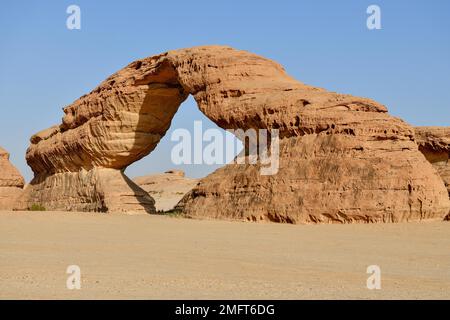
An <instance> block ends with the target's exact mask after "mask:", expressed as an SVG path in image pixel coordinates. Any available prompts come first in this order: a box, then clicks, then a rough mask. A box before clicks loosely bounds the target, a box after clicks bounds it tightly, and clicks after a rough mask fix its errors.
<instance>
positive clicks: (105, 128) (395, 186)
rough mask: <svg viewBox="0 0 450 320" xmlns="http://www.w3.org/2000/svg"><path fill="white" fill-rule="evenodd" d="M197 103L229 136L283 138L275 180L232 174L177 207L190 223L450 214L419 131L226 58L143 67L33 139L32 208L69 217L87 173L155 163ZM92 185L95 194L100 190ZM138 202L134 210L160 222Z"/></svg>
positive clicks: (88, 206)
mask: <svg viewBox="0 0 450 320" xmlns="http://www.w3.org/2000/svg"><path fill="white" fill-rule="evenodd" d="M189 94H191V95H193V96H194V98H195V100H196V102H197V104H198V107H199V109H200V110H201V111H202V112H203V113H204V114H205V115H206V116H207V117H208V118H209V119H211V120H212V121H214V122H215V123H217V124H218V125H219V126H220V127H222V128H224V129H243V130H247V129H251V128H253V129H278V130H279V133H280V138H281V142H280V146H281V149H280V169H279V172H278V173H277V174H276V175H273V176H261V175H260V174H259V172H260V171H259V168H258V165H232V164H231V165H227V166H225V167H223V168H221V169H219V170H217V171H216V172H214V173H213V174H211V175H209V176H208V177H206V178H204V179H202V180H201V182H200V183H199V185H198V186H196V187H195V188H194V189H193V190H192V191H191V192H189V193H188V194H187V195H186V196H185V197H184V198H183V200H182V201H181V202H180V203H179V205H178V208H180V209H182V210H183V212H184V213H185V214H186V215H188V216H195V217H214V218H224V219H247V220H270V221H280V222H292V223H300V222H306V223H308V222H325V223H328V222H355V221H362V222H378V221H384V222H391V221H411V220H422V219H442V217H443V216H444V215H445V214H446V213H447V212H448V207H449V199H448V196H447V192H446V190H445V187H444V185H443V183H442V180H441V179H440V178H439V177H438V176H437V174H436V172H435V171H434V170H433V168H432V167H431V165H430V164H429V163H428V162H427V161H426V160H425V159H424V157H423V156H422V155H421V154H420V152H419V151H418V147H417V144H416V142H415V140H414V130H413V128H411V127H410V126H409V125H407V124H406V123H405V122H403V121H402V120H400V119H398V118H394V117H392V116H390V115H389V114H387V109H386V107H385V106H383V105H381V104H380V103H377V102H375V101H373V100H370V99H367V98H360V97H354V96H351V95H344V94H338V93H333V92H329V91H326V90H324V89H320V88H316V87H312V86H308V85H305V84H303V83H301V82H299V81H297V80H295V79H293V78H291V77H290V76H289V75H288V74H287V73H286V72H285V71H284V69H283V67H282V66H280V65H279V64H277V63H275V62H273V61H271V60H268V59H265V58H263V57H260V56H258V55H255V54H252V53H249V52H246V51H239V50H235V49H232V48H229V47H222V46H208V47H196V48H191V49H182V50H176V51H169V52H167V53H164V54H161V55H156V56H152V57H149V58H145V59H141V60H138V61H135V62H133V63H131V64H130V65H128V66H127V67H125V68H124V69H122V70H120V71H119V72H117V73H115V74H113V75H112V76H110V77H109V78H108V79H106V80H105V81H104V82H103V83H101V84H100V85H99V86H98V87H97V88H96V89H94V90H93V91H92V92H91V93H89V94H87V95H85V96H83V97H81V98H80V99H78V100H77V101H75V102H74V103H73V104H71V105H69V106H67V107H66V108H64V117H63V121H62V123H61V124H60V125H58V126H55V127H53V128H50V129H47V130H45V131H43V132H41V133H39V134H36V135H35V136H33V137H32V138H31V146H30V148H29V150H28V152H27V161H28V163H29V165H30V166H31V168H32V169H33V171H34V172H35V179H34V180H33V181H32V183H31V184H30V187H29V188H27V195H28V196H26V197H25V198H24V199H25V201H28V203H29V200H27V199H29V198H30V196H31V195H32V197H34V198H35V201H37V200H40V201H42V202H44V203H52V204H53V205H52V208H53V209H61V208H60V207H59V206H61V205H63V203H65V200H66V199H67V198H68V197H69V194H68V193H67V192H66V191H65V190H67V188H71V190H83V187H82V185H83V184H84V183H85V180H83V179H81V178H79V177H78V175H79V172H81V171H82V170H85V171H87V172H91V171H93V170H103V169H111V170H118V171H120V170H123V169H124V168H126V167H127V166H128V165H130V164H131V163H133V162H134V161H137V160H139V159H141V158H142V157H144V156H146V155H147V154H149V153H150V152H151V151H152V150H153V149H154V148H155V147H156V145H157V144H158V142H159V141H160V139H161V138H162V137H163V136H164V134H165V133H166V131H167V129H168V128H169V126H170V123H171V120H172V118H173V116H174V114H175V112H176V111H177V109H178V107H179V105H180V103H181V102H183V101H184V100H185V99H186V98H187V96H188V95H189ZM74 175H75V178H73V176H74ZM84 176H85V175H83V177H84ZM88 176H89V175H88ZM55 177H58V178H55ZM49 181H50V182H49ZM49 183H50V185H51V186H52V188H47V187H45V185H46V184H49ZM89 183H91V184H92V187H91V189H90V190H93V191H92V192H93V194H95V193H96V192H97V191H96V190H99V189H101V188H99V187H98V183H97V182H96V181H95V180H94V181H93V180H90V182H89ZM71 192H72V191H70V192H69V193H70V199H71V201H72V202H74V203H73V205H72V207H73V208H76V210H92V208H93V207H95V208H98V207H101V206H103V207H106V209H105V210H104V211H108V210H110V208H109V207H108V205H107V204H105V203H103V202H102V201H99V200H96V199H98V198H99V197H96V196H89V197H87V198H83V201H78V200H77V199H78V198H77V196H76V194H75V191H74V193H71ZM78 192H81V191H77V193H78ZM133 192H135V191H134V187H130V188H128V189H127V192H126V193H127V194H133ZM131 197H132V196H131ZM77 201H78V202H77ZM146 201H147V200H146ZM93 202H94V205H93ZM137 202H138V203H137V204H136V206H135V209H136V210H139V205H141V208H142V207H145V208H146V209H145V210H144V211H145V212H152V211H154V210H155V209H154V207H153V206H152V205H147V204H143V203H142V201H137ZM144 202H145V201H144ZM75 203H76V204H75ZM127 210H130V208H127Z"/></svg>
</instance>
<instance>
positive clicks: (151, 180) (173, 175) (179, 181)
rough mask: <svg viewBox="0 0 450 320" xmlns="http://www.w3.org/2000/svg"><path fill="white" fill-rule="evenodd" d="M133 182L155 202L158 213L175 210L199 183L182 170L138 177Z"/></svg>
mask: <svg viewBox="0 0 450 320" xmlns="http://www.w3.org/2000/svg"><path fill="white" fill-rule="evenodd" d="M133 181H134V182H135V183H136V184H137V185H138V186H140V187H141V188H142V189H144V190H145V191H146V192H148V193H149V194H150V196H151V197H152V198H153V199H154V200H155V208H156V211H170V210H172V209H174V208H175V206H176V205H177V204H178V202H179V201H180V200H181V199H182V198H183V196H184V195H185V194H186V193H188V192H189V191H191V190H192V188H194V186H195V185H197V183H198V179H190V178H186V177H185V174H184V172H183V171H180V170H170V171H166V172H164V173H162V174H153V175H149V176H144V177H138V178H135V179H133Z"/></svg>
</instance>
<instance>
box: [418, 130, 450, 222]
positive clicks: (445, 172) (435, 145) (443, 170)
mask: <svg viewBox="0 0 450 320" xmlns="http://www.w3.org/2000/svg"><path fill="white" fill-rule="evenodd" d="M415 130H416V139H417V143H418V145H419V150H420V151H421V152H422V153H423V154H424V155H425V158H427V160H428V161H430V162H431V164H432V165H433V167H434V168H435V169H436V171H437V172H438V173H439V175H440V176H441V178H442V180H443V181H444V184H445V186H446V187H447V190H448V195H449V197H450V127H416V128H415ZM446 219H447V220H450V213H449V214H448V215H447V217H446Z"/></svg>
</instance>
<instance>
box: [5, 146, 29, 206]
mask: <svg viewBox="0 0 450 320" xmlns="http://www.w3.org/2000/svg"><path fill="white" fill-rule="evenodd" d="M24 184H25V181H24V179H23V177H22V175H21V174H20V173H19V171H18V170H17V169H16V168H15V167H14V166H13V165H12V164H11V162H10V161H9V153H8V152H6V150H5V149H3V148H2V147H0V210H11V209H13V208H14V207H15V202H16V200H17V198H18V197H19V196H20V195H21V194H22V191H23V186H24Z"/></svg>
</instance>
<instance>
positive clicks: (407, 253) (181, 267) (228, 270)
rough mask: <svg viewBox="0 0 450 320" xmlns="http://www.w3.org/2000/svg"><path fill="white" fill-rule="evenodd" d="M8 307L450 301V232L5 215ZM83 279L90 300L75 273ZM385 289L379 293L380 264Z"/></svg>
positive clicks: (2, 286) (2, 287)
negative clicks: (372, 286)
mask: <svg viewBox="0 0 450 320" xmlns="http://www.w3.org/2000/svg"><path fill="white" fill-rule="evenodd" d="M0 220H1V223H0V298H2V299H10V298H25V299H104V298H108V299H109V298H111V299H119V298H124V299H131V298H137V299H203V298H204V299H222V298H225V299H283V298H286V299H312V298H316V299H355V298H356V299H394V298H399V299H429V298H436V299H450V223H448V222H425V223H400V224H371V225H361V224H360V225H282V224H268V223H267V224H266V223H243V222H242V223H241V222H227V221H210V220H188V219H183V218H176V217H167V216H127V215H118V214H109V215H101V214H87V213H61V212H26V213H25V212H14V213H13V212H2V213H0ZM74 264H75V265H78V266H79V267H80V268H81V279H82V287H81V289H80V290H68V289H67V288H66V279H67V277H68V274H66V268H67V267H68V266H69V265H74ZM374 264H376V265H379V266H380V267H381V276H382V288H381V289H380V290H368V289H367V288H366V280H367V277H368V276H369V275H368V274H367V273H366V268H367V266H368V265H374Z"/></svg>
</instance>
